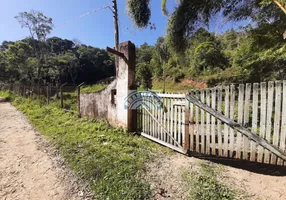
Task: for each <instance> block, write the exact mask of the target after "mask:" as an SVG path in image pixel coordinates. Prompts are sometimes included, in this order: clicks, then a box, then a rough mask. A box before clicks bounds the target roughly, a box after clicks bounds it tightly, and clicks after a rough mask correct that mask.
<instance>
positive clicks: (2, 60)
mask: <svg viewBox="0 0 286 200" xmlns="http://www.w3.org/2000/svg"><path fill="white" fill-rule="evenodd" d="M15 18H16V19H17V20H18V22H19V23H20V25H21V26H22V27H23V28H27V29H28V30H29V32H30V37H27V38H25V39H23V40H21V41H17V42H10V41H3V42H2V45H0V78H1V81H3V82H9V83H21V84H40V85H46V84H51V85H60V84H62V83H65V82H68V83H73V84H80V83H82V82H86V83H95V82H97V81H99V80H101V79H104V78H107V77H110V76H113V75H114V74H115V65H114V57H113V56H111V55H109V54H108V53H107V52H106V51H105V50H103V49H99V48H94V47H91V46H86V45H82V44H80V42H78V41H75V43H76V44H75V43H74V41H71V40H67V39H61V38H58V37H52V38H47V36H48V35H49V34H50V33H51V31H52V30H53V23H52V19H51V18H49V17H47V16H45V15H44V14H43V13H42V12H37V11H33V10H32V11H31V12H21V13H19V15H18V16H16V17H15Z"/></svg>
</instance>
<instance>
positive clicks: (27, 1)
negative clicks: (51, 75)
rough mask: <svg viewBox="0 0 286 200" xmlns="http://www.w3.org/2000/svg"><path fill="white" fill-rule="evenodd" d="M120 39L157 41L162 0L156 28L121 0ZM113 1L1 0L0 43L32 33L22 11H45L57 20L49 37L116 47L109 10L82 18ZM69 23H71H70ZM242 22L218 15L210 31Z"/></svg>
mask: <svg viewBox="0 0 286 200" xmlns="http://www.w3.org/2000/svg"><path fill="white" fill-rule="evenodd" d="M117 2H118V11H119V34H120V42H124V41H127V40H130V41H132V42H133V43H135V45H137V46H139V45H141V44H143V43H144V42H147V43H148V44H150V45H153V44H155V43H156V40H157V38H158V37H160V36H164V35H165V34H166V31H165V30H166V25H167V22H168V19H167V17H166V16H164V15H163V14H162V12H161V0H151V12H152V15H151V22H152V23H154V24H155V25H156V30H150V29H149V28H147V29H138V28H136V27H135V26H134V25H133V23H132V20H131V18H130V17H129V16H128V15H127V11H126V5H125V4H126V0H118V1H117ZM107 4H110V5H111V0H0V43H2V41H4V40H8V41H16V40H21V39H24V38H25V37H27V36H29V32H28V30H27V29H26V28H21V25H20V24H19V23H18V21H17V20H16V19H15V18H14V17H15V16H16V15H18V13H19V12H24V11H31V10H32V9H33V10H36V11H41V12H43V13H44V15H46V16H47V17H51V18H52V19H53V23H54V25H55V27H54V30H53V31H52V33H51V34H50V35H49V37H52V36H57V37H61V38H64V39H70V40H73V39H78V40H79V41H80V42H81V43H82V44H86V45H91V46H95V47H99V48H105V47H106V46H109V47H113V46H114V26H113V17H112V13H111V11H110V10H109V9H104V10H100V11H98V12H94V13H92V14H90V15H87V16H84V17H82V18H77V19H76V20H73V21H72V19H74V18H76V17H79V16H80V15H82V14H84V13H87V12H90V11H92V10H94V9H99V8H102V7H104V6H105V5H107ZM175 6H176V3H175V0H173V1H169V2H168V10H169V11H172V10H174V7H175ZM66 22H68V23H66ZM238 25H240V24H235V23H225V22H224V20H223V19H221V18H220V17H217V18H215V19H213V20H212V24H211V26H210V30H211V31H214V32H221V31H222V30H226V29H229V28H235V27H237V26H238Z"/></svg>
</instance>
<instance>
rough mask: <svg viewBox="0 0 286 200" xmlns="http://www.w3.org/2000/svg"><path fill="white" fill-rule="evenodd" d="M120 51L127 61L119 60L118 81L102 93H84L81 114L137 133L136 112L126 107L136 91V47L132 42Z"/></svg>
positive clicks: (123, 45)
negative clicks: (130, 96) (128, 97)
mask: <svg viewBox="0 0 286 200" xmlns="http://www.w3.org/2000/svg"><path fill="white" fill-rule="evenodd" d="M119 51H120V52H121V53H123V54H124V55H125V59H123V58H119V67H118V71H117V77H116V79H115V80H114V81H113V82H112V83H111V84H109V85H108V87H107V88H105V89H104V90H102V91H100V92H97V93H82V94H81V95H80V114H81V116H87V117H94V118H105V119H107V120H108V121H109V122H110V123H111V124H113V125H116V126H122V127H125V128H127V129H128V130H129V131H136V112H135V111H134V110H128V109H126V108H125V107H124V105H125V101H126V97H127V96H128V94H129V91H130V90H136V84H135V45H134V44H133V43H131V42H130V41H128V42H124V43H121V44H120V45H119ZM115 93H116V94H115ZM112 99H114V100H112Z"/></svg>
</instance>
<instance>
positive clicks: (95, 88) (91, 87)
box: [80, 84, 107, 93]
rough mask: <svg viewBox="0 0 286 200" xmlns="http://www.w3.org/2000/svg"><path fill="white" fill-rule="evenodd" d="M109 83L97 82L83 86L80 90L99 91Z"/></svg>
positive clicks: (84, 91) (87, 91) (85, 91)
mask: <svg viewBox="0 0 286 200" xmlns="http://www.w3.org/2000/svg"><path fill="white" fill-rule="evenodd" d="M106 87H107V85H105V84H95V85H89V86H88V85H85V86H83V87H82V88H81V89H80V91H81V92H83V93H92V92H99V91H101V90H103V89H105V88H106Z"/></svg>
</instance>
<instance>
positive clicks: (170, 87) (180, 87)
mask: <svg viewBox="0 0 286 200" xmlns="http://www.w3.org/2000/svg"><path fill="white" fill-rule="evenodd" d="M152 85H153V87H152V90H154V91H163V88H164V82H163V80H158V79H154V80H153V81H152ZM194 88H195V87H194V86H192V85H189V84H187V83H184V82H179V83H175V82H174V81H173V80H172V79H169V78H167V79H166V85H165V90H166V92H188V91H189V90H191V89H194Z"/></svg>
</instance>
